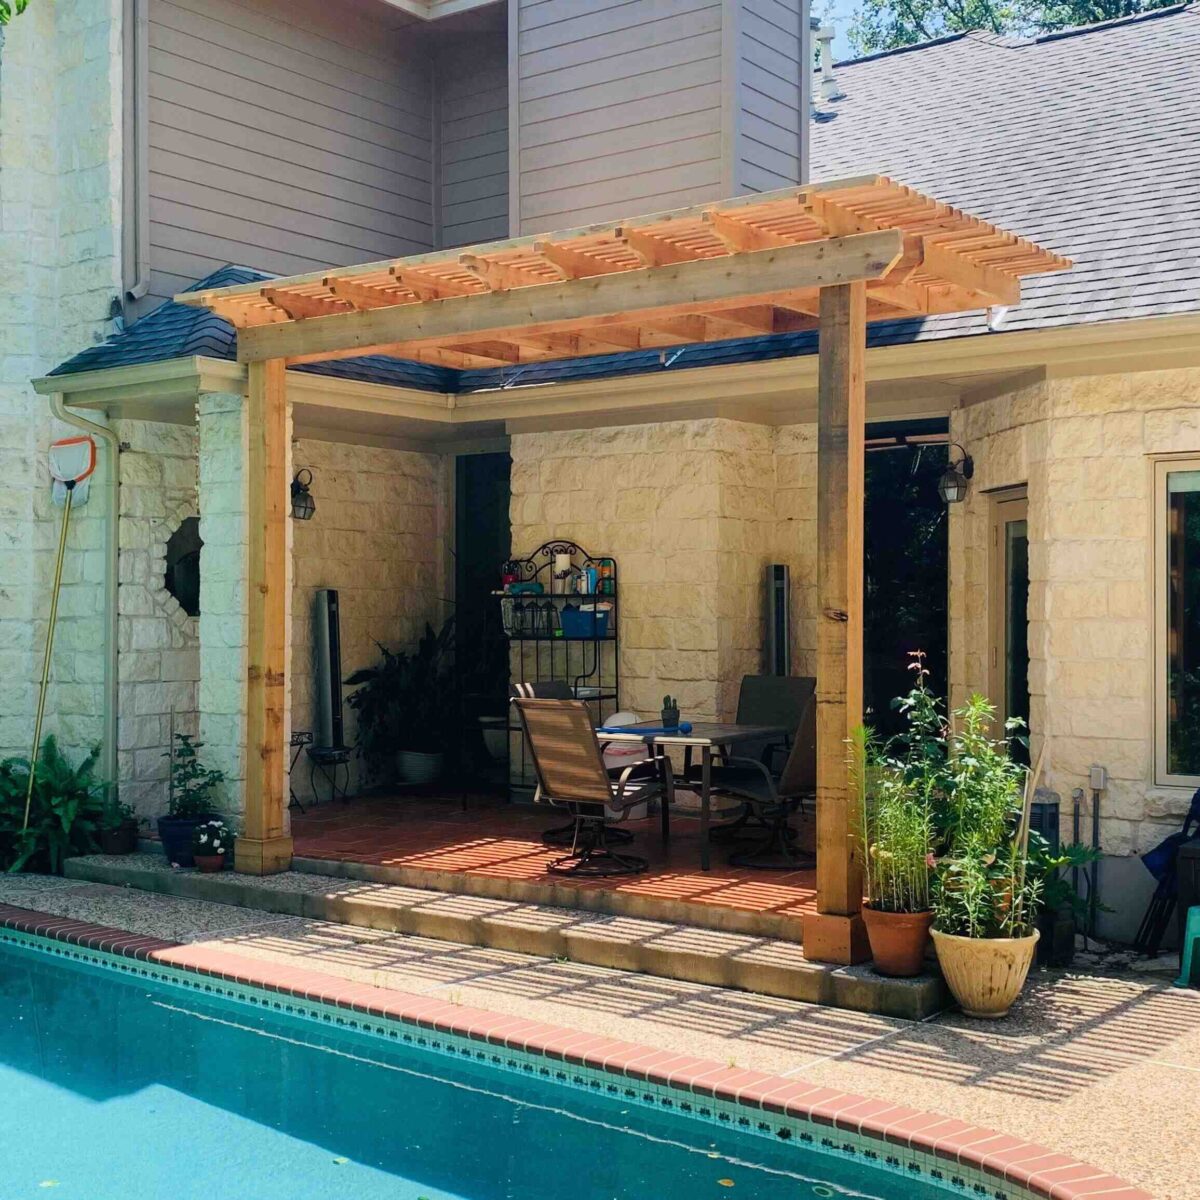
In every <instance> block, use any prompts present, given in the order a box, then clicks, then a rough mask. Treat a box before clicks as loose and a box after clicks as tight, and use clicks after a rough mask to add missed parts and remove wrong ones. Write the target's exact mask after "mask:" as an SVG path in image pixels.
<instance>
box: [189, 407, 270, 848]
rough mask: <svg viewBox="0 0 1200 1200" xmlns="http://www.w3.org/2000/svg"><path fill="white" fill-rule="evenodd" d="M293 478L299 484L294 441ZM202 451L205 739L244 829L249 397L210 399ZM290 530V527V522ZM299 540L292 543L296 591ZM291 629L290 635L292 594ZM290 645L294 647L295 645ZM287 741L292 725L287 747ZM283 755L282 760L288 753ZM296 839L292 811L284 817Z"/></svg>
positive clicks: (230, 808) (202, 422) (203, 418)
mask: <svg viewBox="0 0 1200 1200" xmlns="http://www.w3.org/2000/svg"><path fill="white" fill-rule="evenodd" d="M287 444H288V451H287V462H286V464H285V470H286V473H287V476H288V478H290V477H291V439H290V437H289V438H288V439H287ZM199 448H200V537H201V539H202V540H203V543H204V548H203V550H202V551H201V557H200V739H201V741H202V742H204V750H203V751H202V753H203V756H204V760H205V762H206V763H207V764H208V765H209V766H212V767H216V768H218V769H219V770H222V771H224V772H225V777H226V781H225V788H224V800H225V805H226V811H227V812H228V813H229V815H230V818H231V821H232V823H233V824H235V825H236V826H237V827H238V828H239V829H240V828H241V826H242V821H243V818H244V816H245V813H246V807H247V804H246V801H247V796H246V780H247V763H246V736H247V691H246V683H247V652H248V646H249V621H248V617H249V609H248V596H247V590H246V580H247V569H248V560H249V545H250V539H249V532H250V531H249V518H248V510H249V451H250V448H249V438H248V428H247V420H246V405H245V400H244V398H243V397H242V396H240V395H236V394H232V393H224V392H210V393H204V394H202V395H201V396H200V400H199ZM288 523H289V526H290V519H289V522H288ZM290 547H291V538H290V529H289V537H288V554H287V561H288V574H289V583H290V570H291V553H290ZM284 592H285V595H286V597H287V600H286V604H287V608H286V612H285V626H286V627H287V629H289V630H290V623H291V601H290V596H291V588H290V586H288V587H287V588H285V589H284ZM287 640H289V641H290V639H287ZM286 738H287V721H286V719H285V727H284V741H285V744H286ZM281 753H282V752H281ZM283 823H284V833H285V835H286V834H287V831H288V818H287V811H286V809H285V810H284V813H283Z"/></svg>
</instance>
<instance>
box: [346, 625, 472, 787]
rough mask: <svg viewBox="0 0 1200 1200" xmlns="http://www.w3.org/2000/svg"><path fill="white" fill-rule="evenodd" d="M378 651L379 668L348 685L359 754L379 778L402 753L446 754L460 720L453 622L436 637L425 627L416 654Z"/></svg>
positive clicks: (382, 648) (357, 675) (364, 672)
mask: <svg viewBox="0 0 1200 1200" xmlns="http://www.w3.org/2000/svg"><path fill="white" fill-rule="evenodd" d="M376 645H377V646H379V651H380V654H381V655H382V659H381V661H380V662H379V664H378V665H377V666H374V667H364V668H363V669H361V670H359V671H355V672H354V674H352V675H351V676H350V677H349V678H348V679H347V680H346V683H347V685H348V686H351V687H355V688H356V689H357V690H356V691H354V692H352V693H351V694H350V695H349V696H347V697H346V703H347V704H348V705H349V706H350V707H351V708H352V709H353V710H354V711H355V713H356V714H357V716H358V735H357V741H356V748H357V750H358V753H359V754H360V755H362V756H363V757H364V758H366V759H367V761H368V763H369V764H370V765H371V767H372V769H373V770H374V771H376V772H379V771H380V768H381V765H382V763H384V762H385V761H386V760H388V759H390V757H391V756H392V755H394V754H395V753H396V752H397V751H398V750H415V751H419V752H423V753H426V754H440V753H444V752H445V751H446V750H448V749H449V748H450V747H451V746H452V745H453V741H454V736H455V733H456V731H457V727H458V720H459V705H458V699H457V692H458V689H457V685H456V680H455V675H454V670H453V661H454V659H453V656H454V619H453V618H450V620H448V621H447V622H446V623H445V624H444V625H443V626H442V628H441V630H440V631H437V632H435V631H434V629H433V627H432V626H431V625H426V626H425V632H424V634H423V635H422V637H421V640H420V641H419V642H418V643H417V647H416V650H415V651H414V652H413V653H412V654H408V653H405V652H404V651H393V650H390V649H389V648H388V647H387V646H384V645H383V644H382V643H379V642H377V643H376Z"/></svg>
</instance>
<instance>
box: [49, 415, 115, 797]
mask: <svg viewBox="0 0 1200 1200" xmlns="http://www.w3.org/2000/svg"><path fill="white" fill-rule="evenodd" d="M49 400H50V411H51V412H52V413H53V414H54V415H55V416H56V417H57V418H58V419H59V420H60V421H62V422H64V423H65V424H67V425H71V426H74V428H76V429H81V430H83V431H84V432H85V433H90V434H92V435H93V436H94V437H97V438H99V439H100V440H101V441H102V442H103V443H104V444H105V445H106V446H107V447H108V474H107V476H106V477H105V483H106V485H107V492H108V511H107V512H106V514H105V522H104V557H105V566H104V627H105V631H104V735H103V737H102V739H101V742H100V772H101V778H103V779H104V780H105V781H106V783H107V784H108V786H109V787H110V788H111V789H112V791H111V794H112V795H114V796H115V795H116V794H117V787H118V783H117V555H118V553H119V550H118V543H117V517H118V508H117V506H118V501H119V490H118V489H119V485H120V463H119V457H120V445H119V443H118V441H117V435H116V434H115V433H113V431H112V430H111V429H109V428H108V426H107V425H100V424H98V423H97V422H95V421H90V420H88V418H87V417H83V416H80V415H79V414H78V413H76V412H72V411H71V410H70V409H69V408H67V406H66V405H65V404H64V403H63V398H62V393H61V392H51V393H50V396H49Z"/></svg>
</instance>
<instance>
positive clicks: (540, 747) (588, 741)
mask: <svg viewBox="0 0 1200 1200" xmlns="http://www.w3.org/2000/svg"><path fill="white" fill-rule="evenodd" d="M513 703H514V704H515V705H516V709H517V714H518V716H519V717H520V720H521V728H522V729H523V731H524V733H525V739H526V741H527V743H528V745H529V753H530V757H531V758H532V759H533V766H534V771H535V772H536V774H537V782H538V785H537V791H536V792H535V793H534V801H535V802H536V803H539V804H551V805H554V806H555V807H558V808H565V809H567V810H568V811H569V812H570V813H571V817H572V820H573V829H574V833H573V837H572V839H571V848H570V851H569V853H567V854H565V855H563V857H562V858H558V859H555V861H554V862H553V863H551V865H550V866H549V867H548V868H547V869H548V870H550V871H552V872H554V873H555V874H558V875H578V876H584V877H588V878H599V877H602V876H607V875H634V874H637V873H638V872H639V871H644V870H646V868H647V867H648V866H649V865H650V864H649V863H648V862H647V861H646V859H644V858H639V857H638V856H636V855H633V854H625V853H622V852H621V851H619V850H616V849H614V848H613V844H612V838H611V832H612V831H610V829H609V825H610V823H612V822H614V821H621V820H624V819H625V817H626V816H627V815H628V813H629V811H630V809H632V808H635V807H637V806H638V805H640V804H644V803H645V802H646V801H648V800H660V801H661V802H662V803H664V804H669V803H670V802H671V793H672V783H671V772H670V767H669V765H667V764H666V763H665V761H664V760H663V759H662V758H661V757H656V758H651V759H649V760H642V761H639V762H637V763H631V764H630V765H629V766H627V767H625V768H624V770H622V771H621V773H620V775H619V776H618V777H617V778H615V779H614V778H612V776H611V775H610V774H609V772H608V769H607V768H606V767H605V765H604V758H603V755H602V754H601V751H600V742H599V740H598V739H597V737H596V730H595V728H594V727H593V725H592V715H591V712H590V711H589V710H588V706H587V704H585V703H584V702H583V701H582V700H533V699H524V698H521V697H518V698H517V699H515V700H514V701H513ZM650 768H653V769H650ZM619 832H626V831H624V830H621V831H619Z"/></svg>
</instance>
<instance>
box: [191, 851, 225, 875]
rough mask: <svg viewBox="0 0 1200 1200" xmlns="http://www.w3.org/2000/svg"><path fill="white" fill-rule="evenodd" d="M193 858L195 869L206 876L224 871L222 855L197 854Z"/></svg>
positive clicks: (223, 857)
mask: <svg viewBox="0 0 1200 1200" xmlns="http://www.w3.org/2000/svg"><path fill="white" fill-rule="evenodd" d="M193 857H194V861H195V863H196V867H197V869H198V870H200V871H203V872H204V873H205V874H206V875H211V874H212V873H213V872H214V871H223V870H225V855H223V854H197V855H194V856H193Z"/></svg>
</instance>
